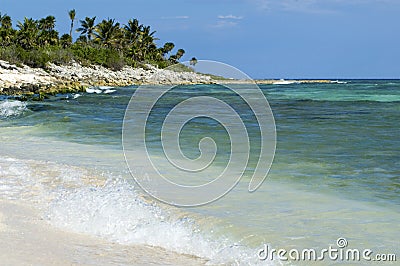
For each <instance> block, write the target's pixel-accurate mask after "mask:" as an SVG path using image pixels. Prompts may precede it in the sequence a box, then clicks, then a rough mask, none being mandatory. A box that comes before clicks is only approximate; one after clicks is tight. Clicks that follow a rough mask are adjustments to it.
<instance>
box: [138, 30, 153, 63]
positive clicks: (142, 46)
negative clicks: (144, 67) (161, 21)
mask: <svg viewBox="0 0 400 266" xmlns="http://www.w3.org/2000/svg"><path fill="white" fill-rule="evenodd" d="M155 33H156V31H151V30H150V26H144V27H143V30H142V31H141V36H140V38H139V42H138V49H137V54H136V57H137V58H138V60H140V61H142V60H144V59H146V57H147V54H148V53H149V52H150V51H154V49H153V48H154V46H155V44H154V41H155V40H158V39H157V38H154V34H155Z"/></svg>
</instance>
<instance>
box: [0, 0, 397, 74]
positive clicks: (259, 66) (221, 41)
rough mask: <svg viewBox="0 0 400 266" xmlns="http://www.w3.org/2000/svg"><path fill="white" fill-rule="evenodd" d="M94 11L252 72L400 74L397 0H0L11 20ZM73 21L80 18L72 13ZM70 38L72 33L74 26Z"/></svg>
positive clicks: (61, 23)
mask: <svg viewBox="0 0 400 266" xmlns="http://www.w3.org/2000/svg"><path fill="white" fill-rule="evenodd" d="M72 8H75V9H76V12H77V19H78V20H79V19H84V18H85V17H86V16H89V17H92V16H97V22H99V21H100V20H101V19H104V18H115V19H116V20H118V21H119V22H121V24H125V23H126V22H127V21H128V20H129V19H130V18H137V19H139V21H140V22H141V23H143V24H145V25H150V26H151V27H152V29H153V30H156V37H157V38H158V39H159V40H158V41H157V43H158V44H159V45H163V44H164V43H165V42H170V41H171V42H173V43H175V45H176V48H175V51H176V50H177V49H179V48H183V49H184V50H185V51H186V54H185V56H184V57H183V60H190V58H192V57H196V58H197V59H203V60H215V61H219V62H223V63H226V64H229V65H232V66H233V67H236V68H238V69H240V70H241V71H243V72H244V73H246V74H247V75H248V76H250V77H251V78H255V79H261V78H316V79H323V78H330V79H345V78H400V15H399V14H400V0H168V1H164V0H159V1H155V0H125V1H123V0H113V1H109V0H108V1H106V0H84V1H82V0H68V1H61V0H35V1H32V0H20V1H19V0H2V1H1V4H0V12H1V13H2V14H4V13H7V14H8V15H10V16H11V17H12V18H13V22H14V26H15V25H16V21H18V20H23V18H24V16H26V17H33V18H41V17H45V16H47V15H54V16H55V17H56V19H57V30H59V31H60V32H61V33H67V32H69V25H70V22H69V18H68V14H67V13H68V10H70V9H72ZM75 24H76V26H78V24H79V22H78V21H76V23H75ZM74 34H75V38H76V37H78V33H74Z"/></svg>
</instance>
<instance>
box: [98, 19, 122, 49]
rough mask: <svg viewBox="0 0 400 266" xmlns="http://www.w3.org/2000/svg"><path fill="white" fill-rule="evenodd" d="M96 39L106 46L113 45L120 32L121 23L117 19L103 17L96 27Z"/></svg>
mask: <svg viewBox="0 0 400 266" xmlns="http://www.w3.org/2000/svg"><path fill="white" fill-rule="evenodd" d="M95 31H96V33H95V35H96V39H95V41H97V42H99V43H101V44H103V45H104V46H106V47H112V46H113V45H114V44H115V42H116V41H117V35H119V33H120V27H119V23H118V22H115V19H107V20H106V19H103V21H102V22H101V23H99V24H98V25H97V27H96V29H95Z"/></svg>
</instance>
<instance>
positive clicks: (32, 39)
mask: <svg viewBox="0 0 400 266" xmlns="http://www.w3.org/2000/svg"><path fill="white" fill-rule="evenodd" d="M17 27H18V28H19V31H18V36H17V43H18V44H19V45H21V47H23V48H24V49H27V50H29V49H32V48H34V47H35V46H36V44H37V38H38V35H39V28H38V23H37V21H36V20H34V19H32V18H27V17H25V18H24V22H21V21H18V24H17Z"/></svg>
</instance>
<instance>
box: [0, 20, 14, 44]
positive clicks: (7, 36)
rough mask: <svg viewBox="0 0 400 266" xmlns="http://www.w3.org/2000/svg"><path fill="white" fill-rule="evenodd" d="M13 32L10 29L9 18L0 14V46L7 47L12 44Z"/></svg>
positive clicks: (10, 22)
mask: <svg viewBox="0 0 400 266" xmlns="http://www.w3.org/2000/svg"><path fill="white" fill-rule="evenodd" d="M14 35H15V30H14V29H13V28H12V21H11V17H10V16H8V15H7V14H4V15H1V13H0V44H1V46H8V45H10V44H11V43H12V42H13V38H14Z"/></svg>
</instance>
